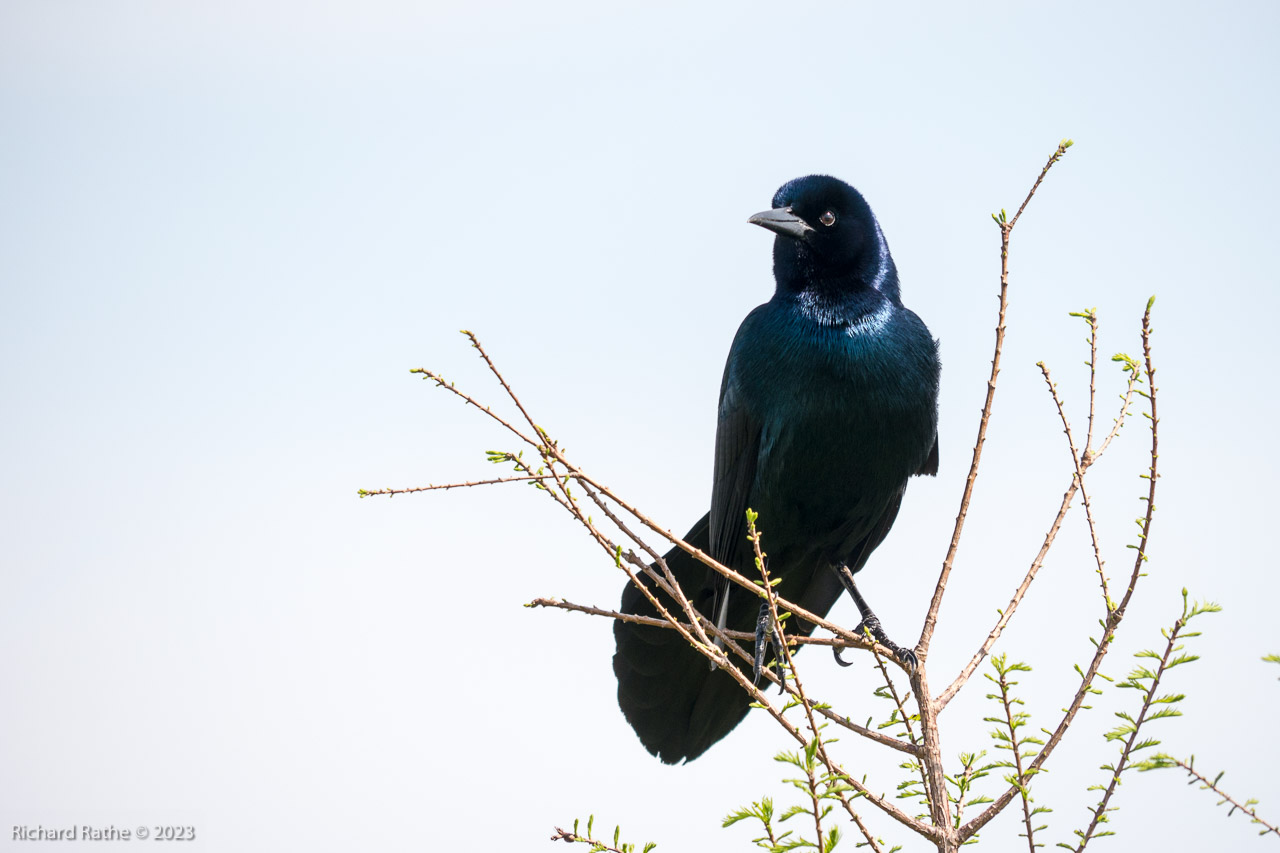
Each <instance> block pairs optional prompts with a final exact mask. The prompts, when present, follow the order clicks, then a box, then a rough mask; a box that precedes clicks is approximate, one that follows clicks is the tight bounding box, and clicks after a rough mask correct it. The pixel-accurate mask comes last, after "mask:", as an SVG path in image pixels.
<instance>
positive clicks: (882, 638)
mask: <svg viewBox="0 0 1280 853" xmlns="http://www.w3.org/2000/svg"><path fill="white" fill-rule="evenodd" d="M832 569H834V570H835V573H836V577H838V578H839V579H840V583H841V584H843V585H844V588H845V589H846V590H848V592H849V595H850V596H851V597H852V598H853V603H854V604H856V605H857V606H858V614H859V615H860V616H861V617H862V621H861V622H859V623H858V627H857V628H854V629H853V632H854V633H855V634H858V635H859V636H864V637H865V636H867V635H870V636H871V638H872V639H874V640H875V641H876V642H877V643H879V644H880V645H882V646H884V647H885V648H886V649H888V650H889V651H891V652H893V655H894V657H896V658H897V659H898V661H899V662H900V663H901V664H902V665H903V666H905V667H906V668H907V669H908V670H909V671H910V672H915V670H916V667H917V666H919V665H920V659H919V658H917V657H916V653H915V652H913V651H912V650H911V649H904V648H903V647H902V646H899V645H898V644H897V643H895V642H894V641H893V640H890V639H889V635H888V634H886V633H885V632H884V628H883V627H881V625H880V620H879V619H877V618H876V614H875V613H873V612H872V611H871V608H870V606H868V605H867V602H866V599H864V598H863V597H862V593H860V592H858V584H857V583H856V582H855V581H854V579H853V572H852V571H850V570H849V566H848V564H846V563H837V564H836V565H834V566H832ZM835 653H836V662H837V663H839V664H840V665H841V666H849V664H848V663H846V662H845V661H844V660H843V659H842V658H841V657H840V649H839V648H836V649H835Z"/></svg>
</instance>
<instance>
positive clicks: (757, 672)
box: [751, 601, 787, 693]
mask: <svg viewBox="0 0 1280 853" xmlns="http://www.w3.org/2000/svg"><path fill="white" fill-rule="evenodd" d="M770 645H772V646H773V650H774V658H773V661H772V669H773V672H774V674H775V675H777V676H778V689H779V691H780V692H783V693H785V692H786V690H787V688H786V676H785V675H784V674H783V672H782V632H781V631H779V630H778V623H777V622H775V621H774V619H773V612H772V611H770V610H769V603H768V602H767V601H766V602H764V603H763V604H761V605H760V614H759V615H758V616H757V617H756V655H755V660H754V661H753V663H752V667H751V683H752V684H756V685H758V684H759V683H760V676H761V675H762V674H763V673H764V659H765V655H766V654H768V651H769V646H770Z"/></svg>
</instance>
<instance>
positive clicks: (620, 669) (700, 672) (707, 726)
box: [613, 516, 756, 764]
mask: <svg viewBox="0 0 1280 853" xmlns="http://www.w3.org/2000/svg"><path fill="white" fill-rule="evenodd" d="M709 539H710V537H709V533H708V517H707V516H703V518H702V520H701V521H699V522H698V523H697V524H695V525H694V526H693V529H692V530H690V531H689V533H688V534H687V535H686V536H685V541H686V542H688V543H689V544H690V545H692V546H693V547H695V548H698V549H701V550H702V551H707V550H709V547H710V546H709ZM665 560H666V563H667V566H668V568H670V569H671V572H672V574H674V575H675V578H676V580H677V581H679V583H680V586H681V588H682V589H683V590H684V593H685V595H686V596H687V597H688V598H689V601H690V603H691V604H693V606H694V607H696V608H698V610H699V611H700V612H702V613H703V614H706V615H710V613H711V607H712V604H713V601H714V599H715V595H714V590H713V586H712V583H711V582H712V580H713V578H712V573H711V572H710V571H709V570H708V569H707V567H706V566H704V565H702V564H701V563H699V562H698V561H697V560H695V559H694V558H693V557H691V556H689V555H688V554H686V553H685V552H683V551H681V550H680V549H678V548H673V549H672V550H671V551H670V552H668V553H667V554H666V555H665ZM651 588H652V587H651ZM658 596H659V600H660V601H662V603H663V606H664V607H667V608H668V611H669V612H672V613H679V612H680V608H679V606H678V605H677V604H675V602H674V601H672V600H671V599H670V598H669V597H668V596H667V595H666V594H665V593H662V592H661V591H659V592H658ZM738 597H739V596H731V598H733V599H736V598H738ZM741 599H742V600H741V602H737V601H734V602H733V604H734V607H733V610H734V611H737V610H740V609H743V608H742V607H739V606H738V604H739V603H740V604H742V605H745V606H746V609H747V610H749V611H750V613H749V614H748V616H750V617H751V618H752V619H754V613H755V609H756V608H755V605H754V599H752V597H751V596H750V595H749V594H743V595H742V596H741ZM622 611H623V612H624V613H635V614H638V615H643V616H657V615H658V614H657V612H656V610H655V609H654V607H653V605H652V604H651V603H650V602H649V600H648V598H646V597H645V596H644V594H643V593H641V592H640V590H639V589H637V588H636V587H635V585H634V584H628V585H627V588H626V589H625V590H623V593H622ZM744 612H746V611H744ZM733 615H736V614H732V613H731V617H730V626H729V627H731V628H737V627H739V626H737V625H735V624H733V623H734V621H735V620H734V619H733V618H732V617H733ZM613 636H614V639H615V640H616V642H617V651H616V652H615V653H614V656H613V671H614V674H615V675H617V677H618V705H619V706H620V707H621V708H622V713H623V714H624V715H625V716H626V718H627V722H628V723H630V724H631V727H632V728H633V729H635V732H636V734H637V735H639V736H640V742H641V743H643V744H644V746H645V748H646V749H648V750H649V752H651V753H653V754H654V755H656V756H657V757H658V758H660V759H661V760H662V761H664V762H666V763H667V764H676V763H678V762H680V761H682V760H684V761H692V760H693V759H695V758H697V757H698V756H699V755H702V753H704V752H706V751H707V749H708V748H709V747H710V746H711V745H712V744H714V743H715V742H716V741H718V740H720V739H721V738H722V737H724V736H725V735H727V734H728V733H729V732H730V731H731V730H732V729H733V727H734V726H736V725H738V723H740V722H742V718H743V717H745V716H746V715H747V711H748V710H749V709H750V704H749V703H750V699H749V698H748V696H747V693H746V692H745V691H744V690H743V689H742V688H741V687H740V686H739V685H738V684H737V682H735V681H734V680H733V679H732V678H731V677H729V676H728V675H727V674H725V673H724V672H723V671H721V670H719V669H716V670H713V669H711V668H710V666H709V664H708V662H707V659H706V658H705V657H703V656H702V655H701V654H699V653H698V652H697V651H696V650H695V649H694V648H693V646H691V645H689V643H688V641H687V640H685V639H684V638H683V637H681V636H680V634H679V633H678V632H676V631H673V630H670V629H667V628H654V627H650V626H647V625H634V624H628V623H626V622H615V623H614V626H613Z"/></svg>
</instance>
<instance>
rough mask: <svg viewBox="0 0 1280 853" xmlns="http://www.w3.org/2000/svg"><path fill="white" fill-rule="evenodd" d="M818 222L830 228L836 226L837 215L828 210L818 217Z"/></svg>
mask: <svg viewBox="0 0 1280 853" xmlns="http://www.w3.org/2000/svg"><path fill="white" fill-rule="evenodd" d="M818 221H819V222H821V223H822V224H823V225H825V226H827V227H828V228H830V227H831V226H832V225H835V224H836V215H835V214H834V213H832V212H831V211H829V210H828V211H827V212H826V213H824V214H822V215H821V216H819V217H818Z"/></svg>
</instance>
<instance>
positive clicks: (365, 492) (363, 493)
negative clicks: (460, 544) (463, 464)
mask: <svg viewBox="0 0 1280 853" xmlns="http://www.w3.org/2000/svg"><path fill="white" fill-rule="evenodd" d="M550 478H551V475H550V474H542V475H537V474H533V475H529V476H525V477H496V478H494V479H492V480H470V481H468V482H465V483H442V484H440V485H432V484H428V485H425V486H414V487H412V488H408V489H361V490H360V492H359V494H360V497H362V498H371V497H373V496H375V495H411V494H413V493H414V492H435V491H440V490H443V489H469V488H471V487H472V486H492V485H495V484H497V483H528V482H531V481H535V480H548V479H550Z"/></svg>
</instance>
